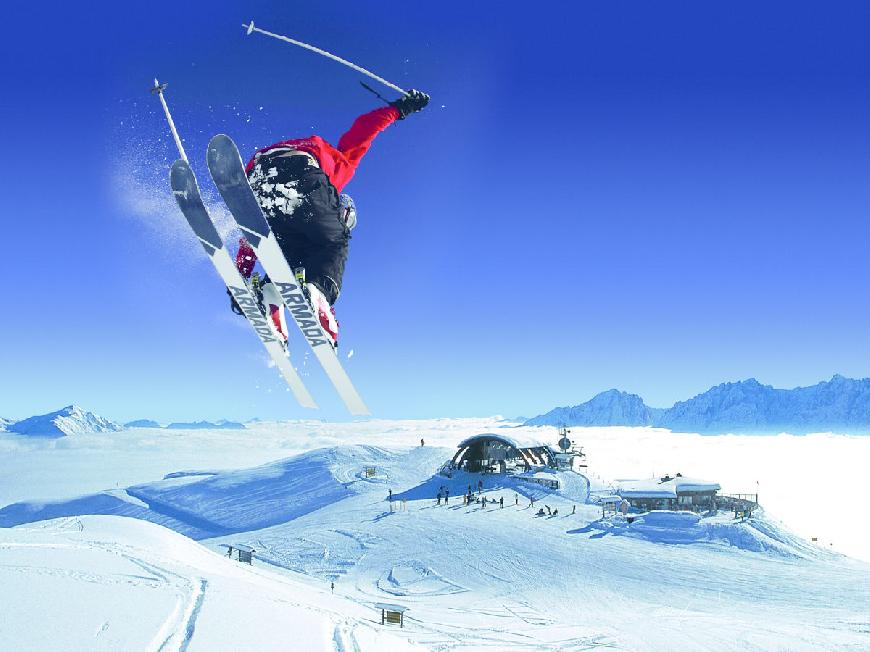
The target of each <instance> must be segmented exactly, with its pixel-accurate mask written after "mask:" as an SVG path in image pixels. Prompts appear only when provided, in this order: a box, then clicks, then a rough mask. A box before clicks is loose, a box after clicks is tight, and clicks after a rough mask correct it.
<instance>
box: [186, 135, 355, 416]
mask: <svg viewBox="0 0 870 652" xmlns="http://www.w3.org/2000/svg"><path fill="white" fill-rule="evenodd" d="M206 158H207V162H208V169H209V172H210V173H211V176H212V179H214V182H215V185H217V188H218V191H219V192H220V194H221V197H222V198H223V200H224V202H225V203H226V205H227V207H228V208H229V209H230V213H231V214H232V216H233V218H234V219H235V221H236V224H238V226H239V228H240V229H241V231H242V232H243V233H244V234H245V237H246V238H247V240H248V242H249V243H250V245H251V247H252V248H253V249H254V252H255V253H256V255H257V259H258V260H259V261H260V264H261V265H262V266H263V269H264V270H265V271H266V273H267V274H268V275H269V278H270V279H271V281H272V282H273V283H274V284H275V287H276V288H277V290H278V292H279V294H280V295H281V299H282V300H283V301H284V306H285V307H286V309H287V312H289V313H290V315H291V317H292V318H293V321H294V322H296V325H297V326H298V327H299V330H300V331H301V332H302V334H303V335H304V337H305V339H306V341H307V342H308V344H309V346H310V347H311V350H312V351H313V352H314V355H315V357H316V358H317V360H318V361H319V362H320V364H321V366H322V367H323V370H324V371H325V372H326V375H327V377H328V378H329V380H330V381H331V382H332V384H333V386H334V387H335V389H336V391H337V392H338V395H339V396H340V397H341V399H342V400H343V401H344V404H345V405H346V406H347V409H348V410H349V411H350V412H351V414H354V415H363V414H369V410H368V408H367V407H366V405H365V403H363V400H362V398H361V397H360V395H359V393H357V391H356V389H355V388H354V386H353V383H351V381H350V378H349V377H348V375H347V373H346V372H345V370H344V369H343V368H342V366H341V362H339V359H338V355H337V354H336V351H335V349H334V347H333V344H332V338H331V337H330V336H329V335H328V334H327V333H326V332H325V331H324V330H323V327H322V326H321V325H320V319H319V317H318V315H317V313H316V311H315V310H314V309H312V307H311V304H310V303H309V302H308V299H307V297H306V294H305V292H304V290H303V287H302V285H301V284H300V283H299V281H298V280H297V278H296V275H295V274H294V272H293V269H291V267H290V265H289V264H288V263H287V260H286V259H285V258H284V254H283V253H282V251H281V248H280V246H279V245H278V241H277V240H276V239H275V234H274V233H272V230H271V229H270V228H269V224H268V222H267V221H266V218H265V217H264V216H263V212H262V210H261V209H260V205H259V204H258V203H257V198H256V197H255V196H254V193H253V191H252V190H251V186H250V185H248V179H247V176H246V175H245V167H244V164H243V163H242V158H241V156H240V155H239V150H238V148H237V147H236V144H235V143H234V142H233V141H232V140H231V139H230V138H229V136H225V135H223V134H221V135H218V136H215V137H214V138H212V139H211V142H210V143H209V145H208V153H207V157H206ZM170 181H171V184H172V193H173V194H174V195H175V199H176V201H177V202H178V205H179V207H181V212H182V213H184V217H185V218H186V219H187V222H188V224H190V227H191V228H192V229H193V232H194V233H195V234H196V237H197V238H199V241H200V243H201V244H202V246H203V248H204V249H205V252H206V254H208V257H209V259H210V260H211V261H212V263H213V264H214V266H215V269H217V272H218V274H220V276H221V278H222V279H223V281H224V283H225V284H226V286H227V289H228V290H229V291H230V293H231V294H232V295H233V297H234V298H235V300H236V302H237V303H238V304H239V307H240V308H241V309H242V312H243V313H244V315H245V317H246V318H247V319H248V321H249V322H250V324H251V326H252V327H253V329H254V331H255V332H256V333H257V336H258V337H259V338H260V341H262V342H263V345H264V346H265V347H266V350H267V351H268V352H269V356H270V357H271V358H272V360H274V362H275V365H276V367H277V368H278V371H279V372H280V373H281V375H282V376H283V377H284V380H285V381H286V382H287V385H288V386H289V387H290V390H291V391H292V392H293V395H294V396H295V397H296V400H297V401H299V404H300V405H302V406H303V407H308V408H316V407H317V403H315V401H314V398H313V397H312V396H311V394H310V393H309V391H308V389H307V388H306V387H305V384H304V383H303V382H302V379H301V378H300V377H299V374H298V373H297V371H296V369H295V368H294V367H293V365H292V364H291V362H290V359H289V357H288V355H287V351H286V350H285V347H284V343H283V338H282V337H281V336H280V335H278V333H277V332H276V330H275V327H274V325H273V324H272V320H271V319H270V318H269V316H267V315H264V314H263V313H262V312H261V310H260V307H259V302H258V301H257V297H256V296H255V294H254V292H253V290H252V289H251V287H250V285H249V283H248V281H247V279H245V277H244V276H243V275H242V274H241V273H240V272H239V270H238V268H237V267H236V263H235V261H234V260H233V257H232V256H231V255H230V253H229V252H228V251H227V250H226V248H225V247H224V243H223V240H222V239H221V237H220V234H219V233H218V231H217V229H216V228H215V225H214V222H213V221H212V219H211V216H210V215H209V213H208V210H206V208H205V205H204V204H203V201H202V196H201V195H200V192H199V187H198V185H197V183H196V177H195V176H194V174H193V171H192V170H191V169H190V165H189V164H188V162H187V161H185V160H184V159H179V160H177V161H176V162H175V163H173V164H172V171H171V174H170Z"/></svg>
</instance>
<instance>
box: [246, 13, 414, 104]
mask: <svg viewBox="0 0 870 652" xmlns="http://www.w3.org/2000/svg"><path fill="white" fill-rule="evenodd" d="M242 27H244V28H245V29H246V30H247V33H248V35H249V36H250V35H251V34H252V33H253V32H259V33H260V34H265V35H266V36H271V37H272V38H276V39H278V40H279V41H285V42H287V43H292V44H293V45H298V46H299V47H300V48H305V49H306V50H311V51H312V52H316V53H317V54H321V55H323V56H324V57H327V58H328V59H332V60H333V61H338V63H343V64H344V65H345V66H347V67H349V68H353V69H354V70H356V71H357V72H361V73H362V74H364V75H368V76H369V77H371V78H372V79H374V80H376V81H379V82H381V83H382V84H383V85H384V86H387V87H388V88H392V89H393V90H394V91H398V92H399V93H401V94H402V95H407V94H408V91H405V90H402V89H401V88H399V87H398V86H396V85H395V84H391V83H390V82H388V81H387V80H386V79H384V78H383V77H378V76H377V75H376V74H374V73H373V72H369V71H368V70H366V69H365V68H360V67H359V66H358V65H356V64H354V63H351V62H350V61H347V60H346V59H342V58H341V57H337V56H335V55H334V54H331V53H329V52H327V51H326V50H321V49H320V48H318V47H314V46H313V45H308V43H303V42H302V41H297V40H296V39H292V38H290V37H289V36H281V35H280V34H274V33H273V32H267V31H266V30H265V29H260V28H259V27H254V21H253V20H252V21H251V23H250V24H249V25H245V24H242Z"/></svg>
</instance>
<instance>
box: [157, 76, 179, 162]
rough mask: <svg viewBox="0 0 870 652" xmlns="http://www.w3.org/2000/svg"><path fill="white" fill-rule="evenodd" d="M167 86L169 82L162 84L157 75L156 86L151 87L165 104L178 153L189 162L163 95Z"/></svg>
mask: <svg viewBox="0 0 870 652" xmlns="http://www.w3.org/2000/svg"><path fill="white" fill-rule="evenodd" d="M167 86H169V84H161V83H160V82H158V81H157V78H156V77H155V79H154V88H152V89H151V92H152V93H156V94H157V97H159V98H160V104H162V105H163V112H164V113H165V114H166V119H167V120H168V121H169V128H170V129H171V130H172V137H173V138H175V146H176V147H178V153H179V154H181V158H183V159H184V160H185V162H187V154H185V153H184V147H182V146H181V138H179V137H178V130H177V129H176V128H175V123H174V122H173V121H172V114H171V113H169V106H168V105H167V104H166V98H165V97H163V91H165V90H166V87H167Z"/></svg>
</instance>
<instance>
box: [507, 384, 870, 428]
mask: <svg viewBox="0 0 870 652" xmlns="http://www.w3.org/2000/svg"><path fill="white" fill-rule="evenodd" d="M524 425H529V426H540V425H552V426H562V425H566V426H615V425H623V426H654V427H659V428H668V429H669V430H672V431H680V432H698V433H722V432H755V433H764V432H783V431H787V432H793V433H807V432H825V431H831V430H835V431H837V432H857V433H868V432H870V378H863V379H860V380H853V379H850V378H844V377H843V376H840V375H835V376H834V377H833V378H831V380H829V381H823V382H820V383H818V384H816V385H813V386H811V387H797V388H795V389H776V388H774V387H772V386H770V385H762V384H761V383H759V382H758V381H757V380H755V379H754V378H750V379H748V380H743V381H740V382H736V383H722V384H720V385H717V386H716V387H712V388H711V389H709V390H707V391H706V392H703V393H701V394H698V395H697V396H695V397H693V398H691V399H689V400H687V401H680V402H678V403H675V404H674V405H673V407H670V408H667V409H659V408H651V407H648V406H647V405H645V404H644V402H643V400H642V399H641V398H640V397H639V396H637V395H635V394H628V393H626V392H620V391H617V390H615V389H611V390H608V391H606V392H602V393H601V394H598V395H597V396H595V397H593V398H592V399H590V400H589V401H587V402H586V403H582V404H580V405H575V406H574V407H560V408H555V409H554V410H551V411H549V412H547V413H546V414H542V415H539V416H537V417H534V418H532V419H529V420H528V421H526V422H525V423H524Z"/></svg>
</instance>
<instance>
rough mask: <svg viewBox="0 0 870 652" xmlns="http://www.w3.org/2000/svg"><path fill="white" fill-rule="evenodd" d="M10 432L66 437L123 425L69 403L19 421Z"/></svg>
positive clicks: (120, 428) (113, 429)
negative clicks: (60, 407) (55, 409)
mask: <svg viewBox="0 0 870 652" xmlns="http://www.w3.org/2000/svg"><path fill="white" fill-rule="evenodd" d="M6 429H7V430H8V431H9V432H14V433H17V434H20V435H31V436H35V437H64V436H67V435H83V434H90V433H97V432H117V431H119V430H123V427H122V426H120V425H118V424H117V423H115V422H114V421H109V420H108V419H106V418H104V417H101V416H99V415H97V414H94V413H93V412H87V411H85V410H83V409H81V408H80V407H78V406H77V405H68V406H67V407H65V408H62V409H60V410H58V411H56V412H50V413H49V414H41V415H38V416H35V417H30V418H29V419H24V420H23V421H17V422H16V423H13V424H11V425H9V426H7V428H6Z"/></svg>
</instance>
